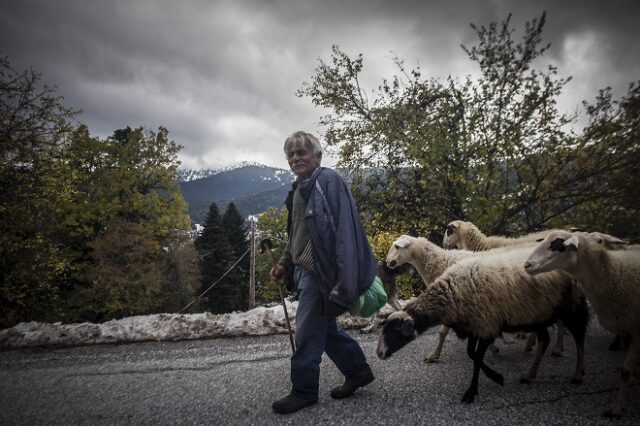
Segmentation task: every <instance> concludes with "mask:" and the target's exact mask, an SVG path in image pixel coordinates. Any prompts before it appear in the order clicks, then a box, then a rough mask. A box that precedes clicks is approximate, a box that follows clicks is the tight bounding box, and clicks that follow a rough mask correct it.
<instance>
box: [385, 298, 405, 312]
mask: <svg viewBox="0 0 640 426" xmlns="http://www.w3.org/2000/svg"><path fill="white" fill-rule="evenodd" d="M387 303H388V304H389V306H391V307H392V308H393V309H395V310H396V311H399V310H400V309H402V305H401V304H400V301H398V296H396V295H393V296H391V297H390V298H389V300H387Z"/></svg>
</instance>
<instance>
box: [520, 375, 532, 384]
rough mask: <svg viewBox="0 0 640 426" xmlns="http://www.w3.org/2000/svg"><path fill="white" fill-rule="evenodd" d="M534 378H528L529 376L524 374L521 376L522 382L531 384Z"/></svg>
mask: <svg viewBox="0 0 640 426" xmlns="http://www.w3.org/2000/svg"><path fill="white" fill-rule="evenodd" d="M531 382H532V380H531V379H530V378H528V377H527V376H522V377H520V383H522V384H525V385H528V384H531Z"/></svg>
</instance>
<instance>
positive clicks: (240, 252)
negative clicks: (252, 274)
mask: <svg viewBox="0 0 640 426" xmlns="http://www.w3.org/2000/svg"><path fill="white" fill-rule="evenodd" d="M221 224H222V229H223V230H224V233H225V235H226V237H227V239H228V241H229V244H230V251H229V256H230V259H231V261H232V262H233V263H235V262H236V261H237V260H239V259H240V258H241V257H242V256H244V257H242V260H240V263H238V264H237V265H236V266H235V267H234V268H233V270H232V271H231V272H230V273H229V275H227V279H228V280H229V283H230V285H229V291H230V292H232V293H233V299H234V303H233V309H232V310H241V311H244V310H247V309H248V307H249V261H250V256H249V255H248V251H249V244H250V242H249V239H248V238H247V232H248V231H247V225H246V223H245V220H244V218H243V217H242V216H241V215H240V213H239V212H238V209H237V208H236V205H235V203H234V202H231V203H229V204H228V205H227V209H226V210H225V212H224V214H223V215H222V219H221Z"/></svg>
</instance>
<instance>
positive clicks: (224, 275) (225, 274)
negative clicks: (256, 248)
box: [178, 249, 251, 314]
mask: <svg viewBox="0 0 640 426" xmlns="http://www.w3.org/2000/svg"><path fill="white" fill-rule="evenodd" d="M250 250H251V249H247V251H245V252H244V254H243V255H242V256H240V258H239V259H238V260H237V261H236V263H234V264H233V265H232V266H231V267H230V268H229V269H228V270H227V272H225V273H224V274H222V276H221V277H220V278H218V280H217V281H216V282H215V283H213V284H211V285H210V286H209V288H208V289H206V290H205V291H203V292H202V294H201V295H200V296H198V297H196V298H195V299H193V300H192V301H191V303H189V304H188V305H187V306H185V307H184V308H182V309H180V312H178V313H179V314H181V313H182V312H183V311H185V310H186V309H188V308H189V307H190V306H191V305H193V304H194V303H196V301H197V300H198V299H200V298H201V297H202V296H204V295H205V294H207V292H208V291H209V290H211V289H212V288H213V286H214V285H216V284H218V283H219V282H220V281H222V279H223V278H224V277H226V276H227V274H228V273H229V272H231V270H232V269H233V268H235V267H236V265H237V264H238V263H240V261H241V260H242V259H244V257H245V256H246V255H247V253H249V251H250Z"/></svg>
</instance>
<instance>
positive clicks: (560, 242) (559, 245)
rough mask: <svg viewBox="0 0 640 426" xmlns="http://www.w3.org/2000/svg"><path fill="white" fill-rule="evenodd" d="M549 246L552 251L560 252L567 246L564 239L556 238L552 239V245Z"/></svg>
mask: <svg viewBox="0 0 640 426" xmlns="http://www.w3.org/2000/svg"><path fill="white" fill-rule="evenodd" d="M549 248H550V249H551V250H552V251H559V252H560V253H562V252H564V251H565V249H566V247H565V246H564V239H562V238H556V239H555V240H553V241H551V245H550V246H549Z"/></svg>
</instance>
